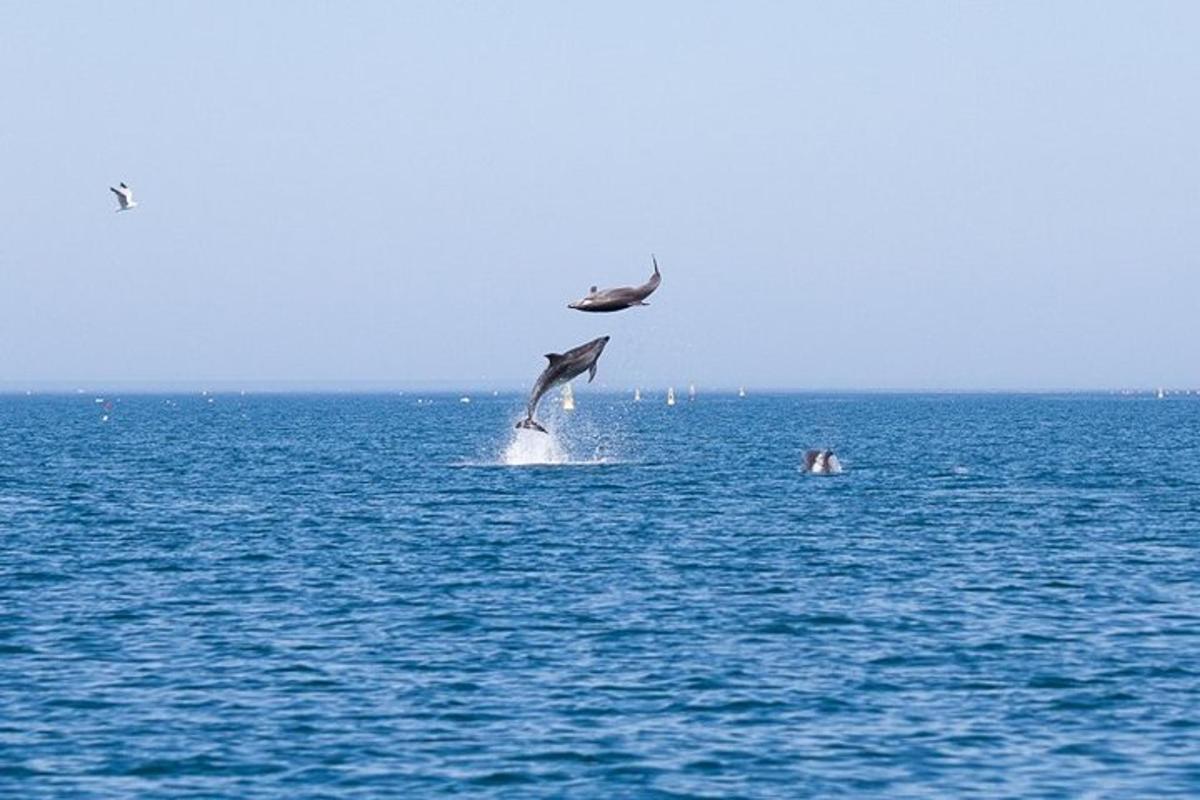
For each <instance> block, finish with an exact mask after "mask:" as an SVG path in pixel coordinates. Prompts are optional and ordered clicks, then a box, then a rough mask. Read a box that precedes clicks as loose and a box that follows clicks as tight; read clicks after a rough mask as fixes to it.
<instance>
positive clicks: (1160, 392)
mask: <svg viewBox="0 0 1200 800" xmlns="http://www.w3.org/2000/svg"><path fill="white" fill-rule="evenodd" d="M1164 397H1166V395H1165V394H1164V393H1163V390H1162V387H1161V386H1160V387H1158V399H1159V400H1162V399H1163V398H1164Z"/></svg>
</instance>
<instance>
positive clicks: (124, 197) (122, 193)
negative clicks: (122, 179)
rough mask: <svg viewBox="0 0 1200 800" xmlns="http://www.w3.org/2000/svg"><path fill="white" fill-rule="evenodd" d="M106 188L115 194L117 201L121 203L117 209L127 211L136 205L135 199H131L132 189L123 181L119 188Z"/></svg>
mask: <svg viewBox="0 0 1200 800" xmlns="http://www.w3.org/2000/svg"><path fill="white" fill-rule="evenodd" d="M108 188H109V190H110V191H111V192H112V193H113V194H115V195H116V196H117V202H118V203H120V204H121V207H120V208H118V209H117V211H128V210H129V209H131V208H133V207H134V206H136V205H137V201H135V200H134V199H133V189H130V188H129V187H128V186H126V185H125V184H124V183H122V184H121V188H120V189H114V188H113V187H112V186H110V187H108Z"/></svg>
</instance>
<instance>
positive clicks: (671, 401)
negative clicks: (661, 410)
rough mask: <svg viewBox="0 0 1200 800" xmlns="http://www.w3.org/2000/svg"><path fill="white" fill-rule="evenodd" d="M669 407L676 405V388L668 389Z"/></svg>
mask: <svg viewBox="0 0 1200 800" xmlns="http://www.w3.org/2000/svg"><path fill="white" fill-rule="evenodd" d="M667 405H669V406H673V405H675V387H674V386H672V387H671V388H669V389H667Z"/></svg>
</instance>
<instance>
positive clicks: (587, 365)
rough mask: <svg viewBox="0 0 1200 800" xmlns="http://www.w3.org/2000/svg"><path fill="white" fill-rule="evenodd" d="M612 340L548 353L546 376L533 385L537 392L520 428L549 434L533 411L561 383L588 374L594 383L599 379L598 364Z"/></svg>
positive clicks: (528, 406)
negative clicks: (594, 379) (595, 379)
mask: <svg viewBox="0 0 1200 800" xmlns="http://www.w3.org/2000/svg"><path fill="white" fill-rule="evenodd" d="M608 338H609V337H607V336H601V337H600V338H599V339H592V340H591V341H590V342H588V343H587V344H581V345H579V347H575V348H572V349H570V350H568V351H567V352H565V353H561V354H560V353H546V358H547V359H548V360H549V361H550V363H549V364H547V365H546V368H545V369H544V370H542V374H541V375H539V376H538V379H537V381H536V382H535V383H534V384H533V391H532V392H530V394H529V405H527V406H526V408H525V419H523V420H521V421H520V422H518V423H517V427H518V428H533V429H534V430H535V431H541V432H542V433H547V431H546V429H545V428H543V427H542V426H541V425H539V424H538V423H537V422H535V421H534V419H533V412H535V411H537V407H538V402H539V401H540V400H541V399H542V395H544V394H545V393H546V392H548V391H550V390H551V389H553V388H554V387H555V386H557V385H559V384H560V383H566V382H567V381H569V380H571V379H572V378H574V377H576V376H577V375H582V374H583V373H584V372H587V373H588V383H591V382H592V379H593V378H595V377H596V362H597V361H598V360H599V359H600V354H601V353H603V352H604V345H606V344H608Z"/></svg>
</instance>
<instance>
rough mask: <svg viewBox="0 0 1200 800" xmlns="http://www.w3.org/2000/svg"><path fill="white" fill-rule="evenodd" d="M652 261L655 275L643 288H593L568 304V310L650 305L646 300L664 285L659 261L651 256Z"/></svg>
mask: <svg viewBox="0 0 1200 800" xmlns="http://www.w3.org/2000/svg"><path fill="white" fill-rule="evenodd" d="M650 260H651V261H653V262H654V274H653V275H651V276H650V280H648V281H646V282H645V283H643V284H642V285H641V286H621V287H618V288H616V289H597V288H596V287H595V286H593V287H592V290H591V291H590V292H588V296H587V297H585V298H583V299H582V300H579V301H577V302H574V303H570V304H568V305H567V308H573V309H575V310H576V311H621V310H622V309H626V308H632V307H633V306H648V305H650V304H649V303H647V302H646V298H647V297H649V296H650V295H652V294H653V293H654V290H655V289H657V288H658V285H659V284H660V283H662V275H661V274H660V273H659V271H658V259H657V258H655V257H654V256H653V255H651V256H650Z"/></svg>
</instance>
